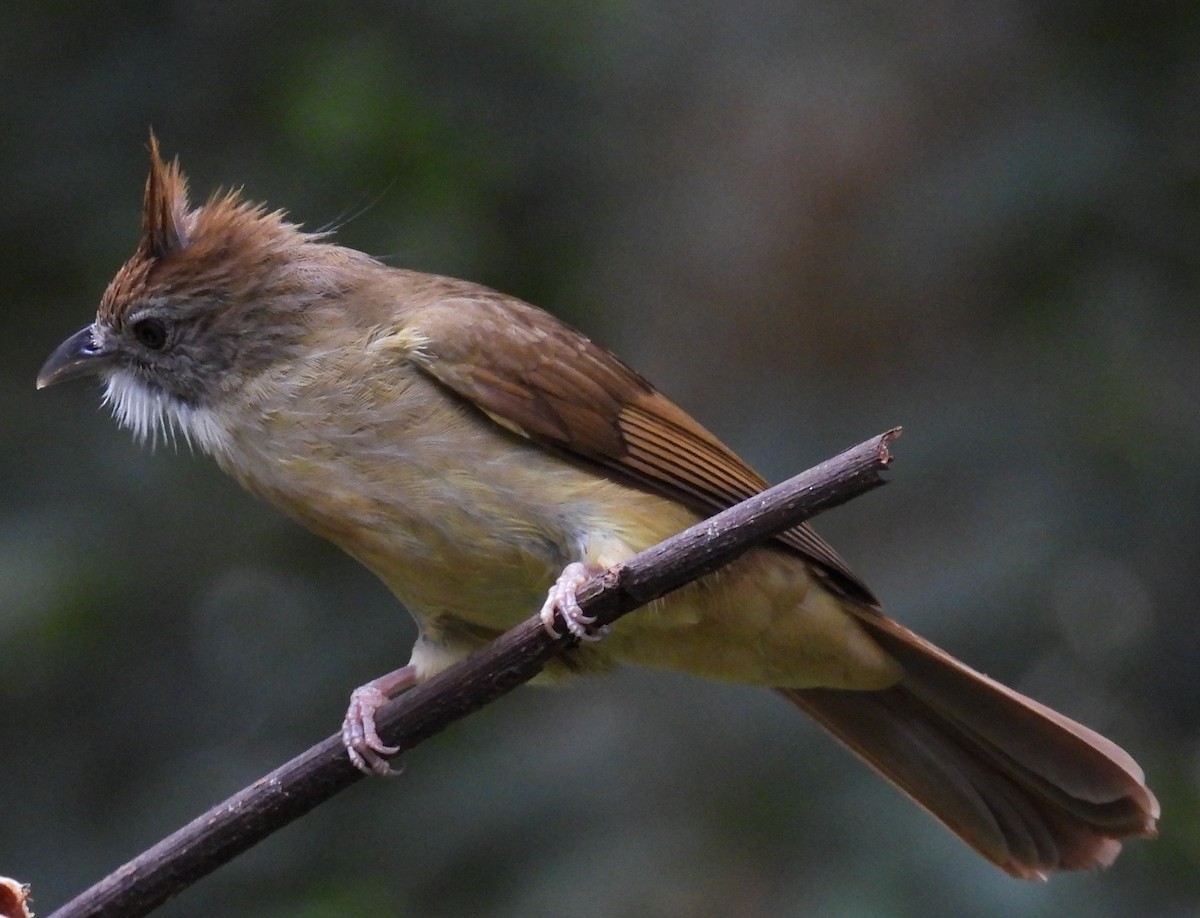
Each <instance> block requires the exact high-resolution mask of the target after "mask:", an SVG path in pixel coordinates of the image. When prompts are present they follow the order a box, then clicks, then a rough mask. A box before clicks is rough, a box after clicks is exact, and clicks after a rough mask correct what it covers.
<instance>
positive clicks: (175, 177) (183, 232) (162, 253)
mask: <svg viewBox="0 0 1200 918" xmlns="http://www.w3.org/2000/svg"><path fill="white" fill-rule="evenodd" d="M187 212H188V196H187V179H186V178H184V175H183V172H182V171H181V170H180V168H179V160H178V159H176V160H172V161H171V162H170V163H165V162H163V158H162V155H161V154H160V153H159V151H158V138H157V137H155V136H154V131H151V132H150V174H149V175H148V176H147V177H146V196H145V198H144V201H143V204H142V249H143V252H144V254H145V255H147V256H148V257H150V258H153V259H162V258H165V257H166V256H168V255H170V254H171V253H172V252H178V251H179V250H181V249H183V248H184V247H185V246H186V245H187V243H188V233H187V227H186V225H185V224H186V217H187Z"/></svg>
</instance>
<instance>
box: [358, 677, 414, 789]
mask: <svg viewBox="0 0 1200 918" xmlns="http://www.w3.org/2000/svg"><path fill="white" fill-rule="evenodd" d="M416 681H417V668H416V667H415V666H413V665H412V664H411V663H409V664H408V665H407V666H402V667H400V668H399V669H398V670H396V671H395V672H392V673H388V674H387V675H386V676H381V677H380V678H378V679H375V680H372V681H371V682H368V683H367V684H366V685H360V686H359V687H358V688H356V689H355V690H354V691H353V692H351V693H350V707H349V708H348V709H347V710H346V719H345V720H344V721H342V745H343V746H345V747H346V754H347V755H349V756H350V761H351V763H352V764H353V765H354V767H355V768H357V769H358V770H359V771H361V772H363V773H364V774H368V775H380V776H383V777H388V776H390V775H397V774H399V773H400V772H399V771H398V770H397V769H395V768H392V766H391V765H389V764H388V760H387V757H388V756H393V755H395V754H396V753H397V752H399V751H400V747H399V746H389V745H388V744H387V743H385V742H384V741H383V740H381V739H380V738H379V734H378V733H377V732H376V731H375V712H376V711H378V710H379V709H380V708H381V707H383V706H384V705H385V704H387V702H388V699H390V698H391V697H392V696H393V695H395V694H396V693H397V692H399V691H400V690H401V689H406V688H408V687H409V686H410V685H412V684H413V683H414V682H416Z"/></svg>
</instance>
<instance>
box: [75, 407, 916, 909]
mask: <svg viewBox="0 0 1200 918" xmlns="http://www.w3.org/2000/svg"><path fill="white" fill-rule="evenodd" d="M899 434H900V430H899V428H897V429H895V430H891V431H888V432H887V433H885V434H881V435H880V436H877V437H874V438H873V439H871V440H868V441H866V442H865V443H861V444H859V445H858V446H856V447H854V448H852V449H849V450H847V451H846V452H844V453H842V454H841V455H839V456H837V457H835V458H834V459H830V460H829V461H827V462H825V463H822V464H821V465H819V466H817V467H816V468H813V469H810V470H809V471H807V472H804V473H802V474H800V475H797V476H796V477H795V478H791V479H789V480H788V481H786V482H784V483H783V484H780V485H776V486H775V487H773V488H771V489H769V490H767V491H764V492H763V493H762V494H759V495H757V496H755V497H753V498H751V499H749V500H746V501H743V502H742V503H740V504H738V505H737V506H735V507H731V508H730V509H728V510H726V511H724V512H722V513H719V514H717V515H716V516H714V517H712V518H711V519H708V520H705V521H704V522H702V523H699V524H697V525H696V526H693V527H692V528H690V529H688V530H686V531H685V532H682V533H680V534H679V535H677V536H674V537H672V538H670V539H667V540H666V541H665V542H662V543H660V544H659V545H656V546H655V547H653V548H650V549H648V550H646V551H644V552H642V553H640V554H638V555H636V556H635V557H633V558H631V559H629V560H628V561H627V562H625V563H624V564H621V565H618V566H616V567H614V568H611V569H609V570H608V571H605V572H604V573H602V574H600V575H598V576H596V577H594V578H592V580H591V581H589V582H588V583H587V584H586V585H585V586H584V587H583V588H582V589H581V590H580V593H579V601H580V606H581V607H582V608H583V610H584V611H585V612H586V613H588V614H589V615H595V616H596V617H597V624H598V625H603V624H611V623H612V622H614V621H616V620H617V619H618V618H620V617H621V616H622V615H624V614H626V613H627V612H630V611H632V610H634V609H636V608H638V607H640V606H643V605H645V604H646V603H648V602H651V601H652V600H654V599H657V598H658V597H660V596H662V595H664V594H666V593H669V592H670V591H671V590H674V589H677V588H678V587H680V586H683V585H684V584H686V583H688V582H690V581H692V580H695V579H696V578H697V577H700V576H703V575H704V574H706V573H708V572H710V571H712V570H715V569H716V568H718V567H720V566H722V565H724V564H728V563H729V562H730V561H732V560H733V559H734V558H736V557H737V556H738V555H740V554H742V553H743V552H745V551H746V550H747V549H748V548H750V547H752V546H753V545H755V544H757V543H758V542H762V541H764V540H765V539H768V538H771V537H772V536H774V535H776V534H778V533H780V532H782V531H783V530H785V529H788V528H790V527H792V526H795V525H797V524H798V523H800V522H801V521H803V520H805V519H807V518H808V517H810V516H813V515H815V514H817V513H820V512H821V511H823V510H828V509H829V508H830V507H834V506H837V505H838V504H841V503H844V502H846V501H847V500H850V499H851V498H853V497H856V496H858V495H859V494H862V493H864V492H865V491H868V490H870V489H872V488H875V487H878V486H879V485H881V484H883V483H884V479H883V478H882V477H881V474H880V473H881V472H882V471H883V470H884V469H886V468H887V466H888V464H889V462H890V461H891V455H890V454H889V453H888V448H887V446H888V444H889V443H890V442H891V441H892V440H894V439H895V438H896V437H897V436H899ZM560 630H562V631H563V632H564V636H563V637H560V638H551V637H550V636H549V635H548V634H547V633H546V631H545V629H544V628H543V627H542V624H541V619H540V618H539V617H538V616H536V615H535V616H533V617H532V618H530V619H529V620H527V621H525V622H523V623H522V624H520V625H518V626H517V627H516V628H513V629H512V630H511V631H509V632H507V633H506V634H504V635H502V636H500V637H499V638H497V639H496V640H495V641H493V642H492V643H490V644H488V645H487V646H486V647H483V648H481V649H480V650H479V651H477V652H476V653H474V654H472V655H471V656H470V657H468V658H467V659H465V660H463V661H461V662H459V663H457V664H455V665H454V666H452V667H450V668H449V669H447V670H445V671H444V672H442V673H439V674H438V675H437V676H435V677H433V678H431V679H429V680H428V681H426V682H424V683H423V684H421V685H419V686H417V687H415V688H413V689H411V690H409V691H407V692H405V693H404V694H402V695H400V696H399V697H397V698H395V699H394V700H393V701H391V702H390V703H389V704H388V705H387V706H386V707H384V708H383V709H381V710H380V712H379V714H378V717H377V724H378V727H379V733H380V736H381V738H382V739H383V740H384V741H385V742H387V743H391V744H395V745H398V746H400V748H401V750H402V751H407V750H409V749H412V748H413V747H414V746H416V745H417V744H418V743H420V742H422V741H423V740H425V739H428V738H429V737H430V736H433V735H434V734H435V733H438V732H439V731H441V730H443V729H444V728H445V727H447V726H449V725H450V724H451V723H453V722H454V721H456V720H458V719H460V718H462V717H465V716H466V715H467V714H469V713H471V712H472V711H475V710H478V709H479V708H481V707H483V706H484V705H486V704H488V703H490V702H492V701H494V700H496V699H497V698H499V697H500V696H501V695H504V694H506V693H507V692H509V691H511V690H512V689H514V688H516V687H517V686H518V685H521V684H522V683H524V682H528V681H529V680H530V679H532V678H533V677H534V676H536V675H537V674H538V673H539V672H540V671H541V670H542V668H543V667H544V666H545V664H546V662H547V661H548V660H549V659H550V658H551V657H553V656H554V655H555V654H558V653H562V652H564V651H566V650H568V649H569V648H571V647H572V646H573V645H574V644H575V643H576V642H575V639H574V638H572V637H570V636H569V635H565V631H566V629H565V628H563V629H560ZM362 777H363V774H362V773H361V772H359V771H358V770H357V769H355V768H354V767H353V766H352V765H351V764H350V762H349V759H348V758H347V757H346V753H345V750H344V749H343V747H342V742H341V738H340V736H331V737H329V738H328V739H326V740H325V741H324V742H322V743H319V744H318V745H316V746H314V747H312V748H311V749H309V750H308V751H307V752H304V753H303V754H301V755H299V756H297V757H296V758H294V759H292V760H291V761H290V762H288V763H287V764H286V765H283V766H281V767H280V768H277V769H276V770H275V771H273V772H271V773H270V774H269V775H267V776H265V777H263V778H260V779H259V780H258V781H256V782H255V783H254V784H252V785H251V786H249V787H247V788H245V789H244V790H242V791H241V792H239V793H238V794H236V795H235V796H233V797H230V798H229V799H228V800H226V801H225V802H224V803H222V804H220V805H219V806H217V807H214V808H213V809H211V810H209V811H208V812H207V813H205V814H204V815H202V816H200V817H199V818H197V819H195V820H193V821H192V822H191V823H189V824H188V825H186V826H184V827H183V828H182V829H179V830H178V831H177V832H175V833H174V834H172V835H170V836H168V837H167V838H165V839H163V840H162V841H161V842H159V843H158V844H157V845H155V846H154V847H153V848H150V849H149V850H148V851H146V852H145V853H143V854H141V855H139V856H138V857H136V858H134V859H133V860H132V861H130V862H129V863H127V864H126V865H125V866H123V867H121V868H119V869H118V870H116V871H115V872H113V873H112V874H110V875H109V876H107V877H105V878H104V879H103V880H101V881H100V882H99V883H97V884H96V885H95V886H93V887H92V888H90V889H88V890H86V891H84V892H83V893H81V894H80V895H79V896H77V897H76V898H75V899H73V900H72V901H70V902H69V903H67V904H66V905H64V906H62V907H61V908H60V909H58V910H57V911H56V912H54V913H53V915H51V918H83V916H88V918H138V916H141V915H146V914H148V913H149V912H150V911H152V910H153V909H154V908H156V907H157V906H159V905H161V904H162V903H163V902H165V901H166V900H167V899H169V898H171V897H172V896H174V895H176V894H178V893H179V892H181V891H182V890H184V889H186V888H187V887H188V886H190V885H191V884H192V883H194V882H196V881H197V880H199V879H200V878H201V877H204V876H206V875H207V874H209V873H211V872H212V871H213V870H215V869H216V868H217V867H219V866H221V865H222V864H225V863H227V862H228V861H230V860H232V859H233V858H234V857H236V856H237V855H238V854H241V853H242V852H243V851H246V850H247V849H249V848H251V847H253V846H254V845H255V844H257V843H258V842H260V841H262V840H263V839H264V838H266V837H267V836H269V835H270V834H272V833H273V832H275V831H277V830H278V829H280V828H282V827H283V826H285V825H287V824H288V823H290V822H292V821H293V820H294V819H297V818H298V817H300V816H302V815H304V814H305V813H307V812H309V811H310V810H312V809H314V808H315V807H316V806H318V805H319V804H321V803H322V802H324V801H325V800H327V799H328V798H329V797H332V796H333V795H334V794H336V793H337V792H339V791H341V790H343V789H344V788H346V787H348V786H350V785H351V784H353V783H354V782H355V781H358V780H359V779H361V778H362Z"/></svg>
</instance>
